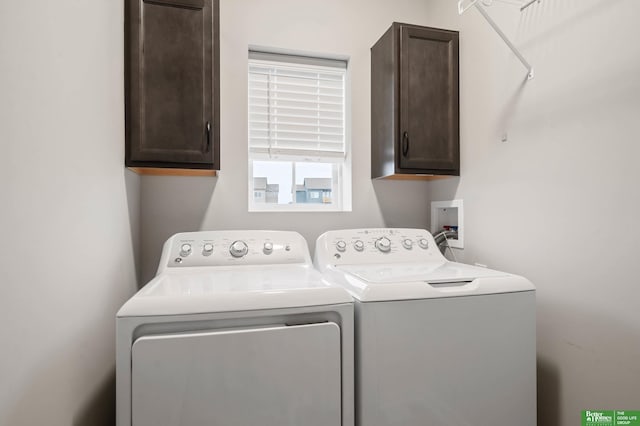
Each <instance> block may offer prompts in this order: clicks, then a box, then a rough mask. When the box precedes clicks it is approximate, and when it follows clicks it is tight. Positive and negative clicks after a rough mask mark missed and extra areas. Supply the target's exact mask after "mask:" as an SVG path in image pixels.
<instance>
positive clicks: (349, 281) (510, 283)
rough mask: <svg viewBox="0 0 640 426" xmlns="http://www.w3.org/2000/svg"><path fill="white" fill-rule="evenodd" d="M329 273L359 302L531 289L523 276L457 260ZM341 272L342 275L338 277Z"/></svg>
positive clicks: (346, 267) (345, 268) (352, 267)
mask: <svg viewBox="0 0 640 426" xmlns="http://www.w3.org/2000/svg"><path fill="white" fill-rule="evenodd" d="M334 271H337V272H339V273H340V274H329V276H332V277H333V278H334V279H337V281H338V282H339V283H340V284H341V285H343V286H344V287H345V288H347V289H348V290H349V291H350V293H351V294H352V295H353V296H354V297H356V298H357V299H358V300H360V301H363V302H371V301H385V300H386V301H388V300H406V299H432V298H440V297H456V296H470V295H481V294H496V293H511V292H519V291H531V290H535V287H534V286H533V284H531V282H529V281H528V280H527V279H525V278H523V277H520V276H517V275H512V274H509V273H506V272H500V271H495V270H493V269H487V268H481V267H478V266H471V265H466V264H464V263H457V262H448V261H445V262H423V263H404V264H402V263H394V264H380V265H342V266H337V267H335V269H334ZM339 275H342V278H338V277H339Z"/></svg>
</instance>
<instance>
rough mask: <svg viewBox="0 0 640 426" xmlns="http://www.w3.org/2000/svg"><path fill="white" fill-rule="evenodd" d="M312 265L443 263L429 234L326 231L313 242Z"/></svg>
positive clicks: (386, 230)
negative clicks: (313, 263)
mask: <svg viewBox="0 0 640 426" xmlns="http://www.w3.org/2000/svg"><path fill="white" fill-rule="evenodd" d="M315 255H316V260H317V262H316V265H318V264H333V265H348V264H370V263H395V262H423V261H428V260H440V259H444V257H443V256H442V254H441V253H440V250H438V248H437V246H436V244H435V241H434V239H433V237H432V236H431V233H429V231H426V230H424V229H410V228H373V229H345V230H341V231H328V232H325V233H324V234H322V235H321V236H320V237H319V238H318V240H317V242H316V252H315Z"/></svg>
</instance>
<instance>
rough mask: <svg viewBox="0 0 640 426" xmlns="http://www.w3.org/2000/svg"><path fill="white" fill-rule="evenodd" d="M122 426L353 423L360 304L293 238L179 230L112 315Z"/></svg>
mask: <svg viewBox="0 0 640 426" xmlns="http://www.w3.org/2000/svg"><path fill="white" fill-rule="evenodd" d="M116 323H117V336H116V339H117V342H116V346H117V425H118V426H163V425H166V426H169V425H171V426H175V425H181V426H202V425H220V426H251V425H260V426H300V425H305V426H345V425H351V426H352V425H353V422H354V419H353V302H352V298H351V297H350V296H349V294H348V293H347V291H346V290H345V289H343V288H340V287H338V286H333V285H330V284H328V283H327V281H326V280H324V279H323V278H322V276H321V275H320V274H319V273H318V272H317V271H316V270H315V269H313V265H312V264H311V259H310V256H309V251H308V248H307V244H306V241H305V240H304V239H303V238H302V236H301V235H300V234H298V233H295V232H284V231H283V232H280V231H210V232H209V231H205V232H193V233H181V234H176V235H174V236H173V237H171V238H170V239H169V240H168V241H167V242H166V243H165V245H164V249H163V252H162V257H161V260H160V266H159V268H158V273H157V275H156V277H155V278H154V279H153V280H151V281H150V282H149V283H148V284H147V285H146V286H145V287H144V288H142V289H141V290H140V291H139V292H138V293H137V294H136V295H134V296H133V297H132V298H131V299H130V300H129V301H128V302H127V303H125V304H124V306H123V307H122V308H121V309H120V311H119V312H118V314H117V320H116Z"/></svg>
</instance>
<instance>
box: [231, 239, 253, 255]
mask: <svg viewBox="0 0 640 426" xmlns="http://www.w3.org/2000/svg"><path fill="white" fill-rule="evenodd" d="M248 251H249V247H247V243H245V242H244V241H240V240H238V241H234V242H233V244H231V247H229V253H231V256H233V257H242V256H244V255H246V254H247V252H248Z"/></svg>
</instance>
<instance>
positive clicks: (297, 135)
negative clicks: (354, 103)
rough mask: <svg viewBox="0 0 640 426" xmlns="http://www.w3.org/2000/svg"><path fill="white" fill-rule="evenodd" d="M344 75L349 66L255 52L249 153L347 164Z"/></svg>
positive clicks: (251, 62)
mask: <svg viewBox="0 0 640 426" xmlns="http://www.w3.org/2000/svg"><path fill="white" fill-rule="evenodd" d="M284 61H287V62H284ZM345 75H346V62H344V61H339V60H324V59H320V60H316V59H314V58H301V57H291V56H286V55H276V54H265V53H258V52H250V53H249V151H250V152H251V153H252V154H266V155H267V156H268V157H269V158H280V157H289V158H300V157H306V158H309V157H312V158H319V159H329V158H334V159H338V158H344V157H345Z"/></svg>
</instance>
